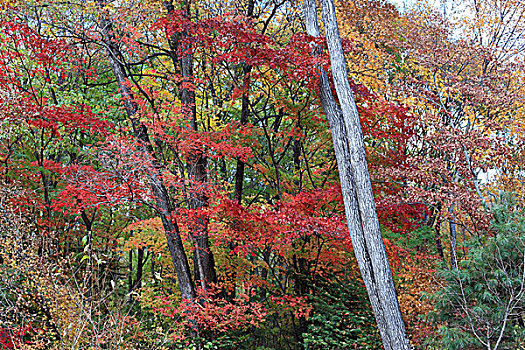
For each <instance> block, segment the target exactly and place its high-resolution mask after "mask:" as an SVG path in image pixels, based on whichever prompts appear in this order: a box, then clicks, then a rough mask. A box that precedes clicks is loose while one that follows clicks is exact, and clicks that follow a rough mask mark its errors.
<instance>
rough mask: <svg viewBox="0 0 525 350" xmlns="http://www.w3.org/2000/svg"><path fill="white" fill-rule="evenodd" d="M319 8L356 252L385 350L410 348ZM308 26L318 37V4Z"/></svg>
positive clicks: (326, 5) (330, 109)
mask: <svg viewBox="0 0 525 350" xmlns="http://www.w3.org/2000/svg"><path fill="white" fill-rule="evenodd" d="M321 3H322V13H323V22H324V25H325V31H326V35H327V43H328V49H329V53H330V58H331V62H332V70H333V73H334V80H335V85H336V90H337V93H338V97H339V101H341V103H342V111H341V110H340V109H339V107H338V106H337V104H336V102H335V99H334V97H333V95H332V92H331V90H330V84H329V82H328V77H327V75H326V72H324V71H323V69H321V68H319V70H320V93H321V96H320V97H321V103H322V105H323V109H324V111H325V114H326V116H327V118H328V121H329V123H330V129H331V132H332V139H333V142H334V150H335V155H336V159H337V163H338V168H339V177H340V181H341V190H342V193H343V200H344V204H345V213H346V218H347V224H348V229H349V231H350V236H351V239H352V244H353V247H354V253H355V255H356V259H357V262H358V265H359V269H360V271H361V274H362V276H363V280H364V282H365V286H366V289H367V292H368V295H369V298H370V303H371V305H372V309H373V310H374V314H375V317H376V321H377V324H378V328H379V331H380V334H381V338H382V340H383V345H384V347H385V349H386V350H394V349H396V350H397V349H403V350H404V349H410V343H409V341H408V337H407V334H406V330H405V325H404V323H403V319H402V316H401V311H400V308H399V303H398V300H397V296H396V291H395V288H394V282H393V278H392V272H391V270H390V266H389V264H388V257H387V255H386V250H385V246H384V243H383V240H382V237H381V232H380V229H379V222H378V219H377V213H376V210H375V202H374V197H373V193H372V187H371V183H370V175H369V173H368V166H367V163H366V157H365V149H364V143H363V135H362V132H361V126H360V121H359V116H358V114H357V109H356V106H355V102H354V97H353V94H352V91H351V89H350V85H349V83H348V77H347V72H346V66H345V61H344V55H343V50H342V47H341V42H340V38H339V30H338V28H337V22H336V17H335V7H334V4H333V1H332V0H322V1H321ZM305 22H306V28H307V32H308V34H310V35H312V36H316V37H317V36H319V26H318V23H317V9H316V3H315V0H305ZM317 50H318V49H317Z"/></svg>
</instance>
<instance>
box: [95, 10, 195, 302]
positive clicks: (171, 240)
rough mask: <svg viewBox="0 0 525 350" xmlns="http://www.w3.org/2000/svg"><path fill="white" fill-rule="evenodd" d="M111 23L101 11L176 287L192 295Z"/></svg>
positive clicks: (165, 196) (183, 255)
mask: <svg viewBox="0 0 525 350" xmlns="http://www.w3.org/2000/svg"><path fill="white" fill-rule="evenodd" d="M98 2H99V5H100V8H101V9H102V8H103V7H104V5H105V4H106V1H105V0H98ZM112 26H113V24H112V23H111V21H110V20H109V19H107V18H106V17H105V15H104V14H103V15H102V19H101V23H100V30H101V32H102V35H103V38H104V41H105V42H106V48H107V52H108V58H109V62H110V65H111V69H112V71H113V75H114V76H115V78H116V81H117V84H118V87H119V90H120V93H121V94H122V100H123V101H124V107H125V109H126V113H127V115H128V118H129V119H130V121H131V124H132V127H133V131H134V134H135V138H136V139H137V140H138V141H139V142H140V144H141V146H142V152H143V153H144V154H147V155H151V156H152V157H153V169H151V171H150V172H149V174H148V180H149V185H150V186H151V189H152V191H153V195H154V198H155V201H156V204H157V209H158V213H159V216H160V218H161V220H162V225H163V227H164V232H165V234H166V240H167V243H168V249H169V251H170V254H171V260H172V262H173V266H174V268H175V273H176V274H177V280H178V282H179V288H180V291H181V296H182V297H183V298H184V299H187V300H193V299H195V289H194V286H193V281H192V278H191V270H190V267H189V264H188V258H187V256H186V252H185V251H184V246H183V244H182V239H181V236H180V230H179V227H178V225H177V223H176V221H174V220H173V218H172V213H173V208H172V204H171V201H170V198H169V195H168V191H167V190H166V187H165V186H164V183H163V182H162V177H161V176H160V164H159V162H158V161H157V160H156V158H155V154H154V152H153V146H152V145H151V141H150V139H149V135H148V130H147V128H146V126H145V125H143V124H141V123H140V122H139V119H138V116H137V112H138V108H137V105H136V104H135V102H134V101H135V100H134V97H133V94H132V92H131V89H130V88H129V86H128V79H127V78H128V76H127V74H126V70H125V68H124V66H123V64H122V61H121V60H122V56H121V54H120V52H119V50H118V48H117V47H115V45H114V42H115V39H114V37H113V28H112Z"/></svg>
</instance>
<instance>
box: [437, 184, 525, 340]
mask: <svg viewBox="0 0 525 350" xmlns="http://www.w3.org/2000/svg"><path fill="white" fill-rule="evenodd" d="M493 214H494V216H493V219H492V229H493V233H492V235H491V236H489V237H488V238H487V239H486V241H480V240H479V239H477V238H472V239H470V240H469V241H468V242H467V247H468V259H465V260H463V261H461V262H460V263H459V266H458V269H453V270H442V271H441V272H440V277H441V278H442V280H443V282H444V285H443V289H441V290H440V291H439V292H437V293H436V294H434V295H433V296H432V297H433V298H434V299H435V300H436V311H435V312H433V313H431V314H430V316H431V317H433V319H434V321H435V322H439V323H440V324H441V325H440V327H439V333H440V335H441V339H440V340H439V343H440V346H441V347H442V348H444V349H471V348H476V349H478V348H485V349H489V350H496V349H517V348H518V347H519V346H520V345H521V346H523V342H524V340H525V326H524V324H523V317H524V316H525V237H524V232H525V213H524V212H523V209H519V208H516V201H515V200H514V199H513V198H512V197H511V196H509V195H508V194H504V195H502V197H501V198H500V199H499V201H498V203H495V204H494V206H493ZM429 341H430V340H429Z"/></svg>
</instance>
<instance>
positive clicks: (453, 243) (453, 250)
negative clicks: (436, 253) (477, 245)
mask: <svg viewBox="0 0 525 350" xmlns="http://www.w3.org/2000/svg"><path fill="white" fill-rule="evenodd" d="M448 214H449V215H450V218H449V219H448V227H449V229H450V268H451V269H453V270H457V269H458V259H457V232H456V223H455V222H454V220H455V218H456V216H455V214H454V205H451V206H450V207H449V208H448Z"/></svg>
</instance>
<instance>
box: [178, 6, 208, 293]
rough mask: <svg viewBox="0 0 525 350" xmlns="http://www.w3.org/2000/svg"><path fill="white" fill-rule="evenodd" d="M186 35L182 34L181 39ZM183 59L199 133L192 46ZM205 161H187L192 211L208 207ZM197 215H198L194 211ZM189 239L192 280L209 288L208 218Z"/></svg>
mask: <svg viewBox="0 0 525 350" xmlns="http://www.w3.org/2000/svg"><path fill="white" fill-rule="evenodd" d="M190 5H191V0H184V1H183V13H184V16H185V17H186V18H187V19H190V18H191V11H190V9H191V6H190ZM185 35H186V33H182V37H184V36H185ZM181 52H182V53H183V54H182V57H181V58H180V65H181V74H182V78H183V79H182V89H181V104H182V106H183V111H184V112H185V113H188V116H189V118H190V123H191V128H192V129H193V131H195V132H198V122H197V109H196V105H195V91H194V90H193V88H190V86H191V85H193V55H192V54H191V47H189V46H187V45H185V46H183V47H182V50H181ZM207 165H208V161H207V159H206V156H205V155H203V154H202V153H200V150H199V151H197V152H196V153H195V154H193V155H191V156H190V157H189V159H188V175H189V177H190V178H191V179H193V185H192V186H191V187H192V189H191V190H190V197H191V198H190V207H191V208H192V209H201V208H206V207H208V198H207V196H206V194H205V193H204V189H205V188H206V184H207V182H208V179H207V175H206V173H207V171H206V168H207ZM196 212H200V211H199V210H197V211H196ZM192 236H193V240H194V243H195V247H194V252H193V257H194V264H195V280H196V281H199V282H200V286H201V288H202V289H204V290H207V289H209V288H210V284H211V283H216V282H217V274H216V272H215V261H214V259H213V253H212V252H211V249H210V241H209V233H208V219H207V218H203V217H196V218H195V219H194V222H193V225H192Z"/></svg>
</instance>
